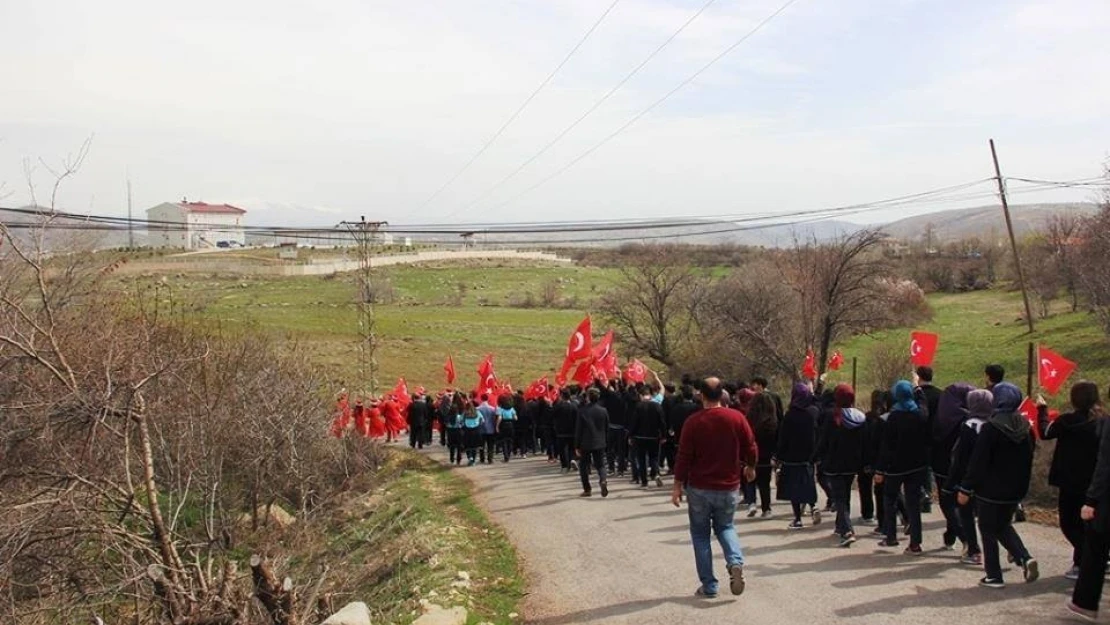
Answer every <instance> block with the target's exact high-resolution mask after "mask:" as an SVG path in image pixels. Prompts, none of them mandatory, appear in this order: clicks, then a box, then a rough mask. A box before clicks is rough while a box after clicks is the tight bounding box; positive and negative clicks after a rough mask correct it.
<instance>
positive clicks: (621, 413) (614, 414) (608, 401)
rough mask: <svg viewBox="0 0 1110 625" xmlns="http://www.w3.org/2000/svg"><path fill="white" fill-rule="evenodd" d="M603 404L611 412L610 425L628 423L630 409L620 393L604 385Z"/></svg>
mask: <svg viewBox="0 0 1110 625" xmlns="http://www.w3.org/2000/svg"><path fill="white" fill-rule="evenodd" d="M601 405H602V406H604V407H605V410H607V411H608V412H609V425H620V426H627V425H628V411H627V409H626V408H625V403H624V398H623V397H621V394H620V393H618V392H616V391H614V390H613V389H611V388H608V387H602V388H601Z"/></svg>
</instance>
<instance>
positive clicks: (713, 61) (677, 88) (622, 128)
mask: <svg viewBox="0 0 1110 625" xmlns="http://www.w3.org/2000/svg"><path fill="white" fill-rule="evenodd" d="M797 1H798V0H787V1H786V2H785V3H784V4H783V5H782V6H780V7H779V8H778V10H776V11H775V12H774V13H772V14H770V15H769V16H767V17H766V18H764V19H763V21H761V22H759V23H758V24H756V25H755V27H754V28H752V29H751V30H749V31H748V32H747V33H746V34H745V35H744V36H743V37H741V38H740V39H739V40H737V41H736V42H735V43H733V44H732V45H730V46H729V47H727V48H725V49H724V50H723V51H722V52H721V53H720V54H718V55H717V56H715V57H713V58H712V59H711V60H710V61H709V62H708V63H706V64H705V65H703V66H702V67H701V68H700V69H698V71H696V72H694V73H693V74H691V75H690V76H688V77H687V78H686V79H685V80H683V81H682V82H680V83H678V85H676V86H675V87H674V88H673V89H671V90H670V91H668V92H667V93H665V94H664V95H663V97H661V98H659V99H658V100H656V101H655V102H652V103H651V105H649V106H648V107H647V108H645V109H644V110H642V111H640V112H639V113H637V114H635V115H633V116H632V118H631V119H629V120H628V121H627V122H625V123H624V124H623V125H621V126H620V127H619V128H617V129H616V130H614V131H613V132H612V133H610V134H609V135H607V136H606V137H605V138H603V139H602V140H601V141H599V142H597V143H596V144H594V145H593V146H591V147H590V148H588V149H587V150H586V151H585V152H582V153H581V154H579V155H578V156H577V157H575V158H574V159H572V160H571V161H570V162H568V163H567V164H566V165H564V166H563V167H561V168H559V169H557V170H556V171H555V173H553V174H551V175H550V176H547V177H546V178H542V179H540V181H539V182H537V183H535V184H533V185H532V186H530V187H527V188H525V189H524V190H523V191H521V192H520V193H517V194H516V195H514V196H512V197H511V198H509V199H508V200H505V201H504V202H501V203H500V204H497V205H495V206H494V208H501V207H503V206H505V205H507V204H511V203H513V202H515V201H516V200H518V199H520V198H521V197H523V196H525V195H527V194H528V193H531V192H532V191H535V190H536V189H538V188H540V187H542V186H543V185H545V184H547V183H548V182H550V181H552V180H554V179H555V178H558V177H559V176H561V175H563V174H564V173H565V172H566V171H567V170H569V169H570V168H572V167H574V166H575V165H577V164H578V163H580V162H581V161H582V160H584V159H585V158H586V157H588V156H589V155H591V154H593V153H594V152H596V151H597V150H598V149H599V148H600V147H601V146H603V145H605V144H606V143H608V142H609V141H611V140H612V139H613V138H615V137H616V136H617V135H619V134H621V133H622V132H624V131H625V130H626V129H628V128H629V127H630V126H632V124H635V123H636V122H637V121H639V120H640V118H642V117H644V116H645V115H647V114H648V113H650V112H651V111H653V110H654V109H655V108H656V107H657V106H659V105H660V104H662V103H664V102H666V101H667V100H668V99H670V97H671V96H673V95H674V94H676V93H678V92H679V91H680V90H681V89H682V88H684V87H685V86H686V85H688V84H690V83H691V82H693V81H694V80H696V79H697V78H698V76H701V75H702V74H703V73H705V71H706V70H708V69H709V68H710V67H712V66H714V65H716V64H717V62H718V61H720V60H721V59H723V58H725V57H726V56H727V55H728V54H729V53H730V52H732V51H733V50H735V49H736V48H738V47H740V45H741V44H743V43H744V42H745V41H747V40H748V39H750V38H751V37H752V36H753V35H755V34H756V33H757V32H759V31H760V30H762V29H763V27H764V26H766V25H767V24H768V23H770V22H771V20H773V19H775V18H776V17H778V16H779V15H780V14H781V13H782V12H783V11H786V9H788V8H790V6H791V5H793V4H794V3H795V2H797Z"/></svg>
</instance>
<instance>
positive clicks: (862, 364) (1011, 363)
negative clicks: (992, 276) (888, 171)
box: [830, 290, 1110, 400]
mask: <svg viewBox="0 0 1110 625" xmlns="http://www.w3.org/2000/svg"><path fill="white" fill-rule="evenodd" d="M929 303H930V305H931V306H932V307H933V312H934V317H933V320H932V321H931V322H929V323H925V324H922V325H921V326H919V327H917V328H902V329H897V330H890V331H885V332H879V333H877V334H875V335H873V336H858V337H855V338H853V339H851V340H848V341H844V342H842V343H841V344H840V345H838V346H839V347H840V348H841V350H842V351H843V353H844V355H845V357H846V358H848V359H849V361H850V360H851V358H852V357H853V356H856V357H858V358H859V374H858V379H859V386H860V388H868V389H869V388H873V387H874V384H875V383H874V381H873V372H872V366H871V365H872V363H871V362H870V360H871V358H870V356H871V354H872V352H873V350H874V349H875V346H876V345H877V344H890V345H896V346H899V347H900V348H902V349H905V350H906V352H907V353H908V349H909V332H910V330H913V329H920V330H926V331H930V332H937V333H939V334H940V348H939V350H938V352H937V357H936V361H935V362H934V364H933V368H934V370H935V371H936V376H937V379H936V382H937V384H938V385H941V386H943V385H946V384H950V383H952V382H956V381H967V382H971V383H973V384H977V385H978V384H982V382H983V379H984V377H983V367H984V366H985V365H986V364H987V363H992V362H997V363H1000V364H1002V365H1003V366H1004V367H1005V368H1006V372H1007V373H1006V377H1007V378H1008V379H1010V380H1011V381H1013V382H1015V383H1016V384H1018V385H1019V386H1020V387H1021V388H1022V389H1023V390H1024V388H1025V378H1026V370H1027V368H1026V349H1027V345H1028V343H1029V342H1030V341H1032V342H1033V343H1034V344H1035V345H1040V344H1043V345H1045V346H1046V347H1049V348H1051V349H1053V350H1055V351H1057V352H1059V353H1061V354H1063V355H1064V356H1066V357H1067V358H1069V359H1071V360H1074V361H1076V362H1077V363H1079V369H1078V370H1077V371H1076V372H1075V373H1074V374H1073V375H1072V377H1071V378H1070V379H1069V382H1074V381H1076V380H1079V379H1081V378H1087V379H1090V380H1094V381H1095V382H1098V383H1099V384H1100V385H1101V386H1103V387H1106V386H1107V385H1110V340H1108V339H1107V337H1106V335H1105V334H1104V333H1103V332H1102V330H1101V329H1100V328H1099V327H1098V325H1097V323H1096V321H1095V320H1094V318H1093V317H1092V316H1090V315H1088V314H1087V313H1084V312H1079V313H1072V312H1069V308H1068V307H1067V306H1066V305H1065V304H1064V303H1063V302H1060V303H1058V307H1057V308H1056V309H1055V310H1054V311H1053V312H1054V314H1053V315H1052V316H1051V317H1049V318H1048V319H1037V320H1036V328H1037V331H1036V332H1035V333H1034V334H1032V335H1030V334H1029V333H1028V331H1027V328H1026V325H1025V323H1024V321H1022V311H1023V308H1022V303H1021V295H1020V293H1014V292H1007V291H997V290H996V291H980V292H975V293H961V294H937V295H932V296H930V297H929ZM907 373H908V372H907ZM850 375H851V368H850V367H847V368H845V369H844V370H842V371H839V372H834V373H832V374H830V379H831V380H834V381H837V382H839V381H845V380H847V379H848V378H849V377H850ZM1034 384H1036V371H1034ZM1065 396H1066V389H1065V390H1064V391H1062V392H1061V394H1060V398H1059V399H1060V400H1064V399H1065Z"/></svg>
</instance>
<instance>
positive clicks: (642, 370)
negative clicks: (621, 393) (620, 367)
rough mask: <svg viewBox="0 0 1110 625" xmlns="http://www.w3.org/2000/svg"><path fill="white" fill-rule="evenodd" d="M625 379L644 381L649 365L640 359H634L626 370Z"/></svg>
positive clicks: (634, 381)
mask: <svg viewBox="0 0 1110 625" xmlns="http://www.w3.org/2000/svg"><path fill="white" fill-rule="evenodd" d="M624 379H625V380H626V381H628V382H633V383H636V382H643V381H644V380H645V379H647V367H646V366H644V363H642V362H640V361H639V360H633V361H632V362H631V363H629V364H628V368H627V369H625V371H624Z"/></svg>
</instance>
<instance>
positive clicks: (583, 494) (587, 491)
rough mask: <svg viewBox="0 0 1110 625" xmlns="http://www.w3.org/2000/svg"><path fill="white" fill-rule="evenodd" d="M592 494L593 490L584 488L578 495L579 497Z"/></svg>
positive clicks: (591, 495)
mask: <svg viewBox="0 0 1110 625" xmlns="http://www.w3.org/2000/svg"><path fill="white" fill-rule="evenodd" d="M593 496H594V493H593V491H590V490H584V491H582V494H581V495H579V497H593Z"/></svg>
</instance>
